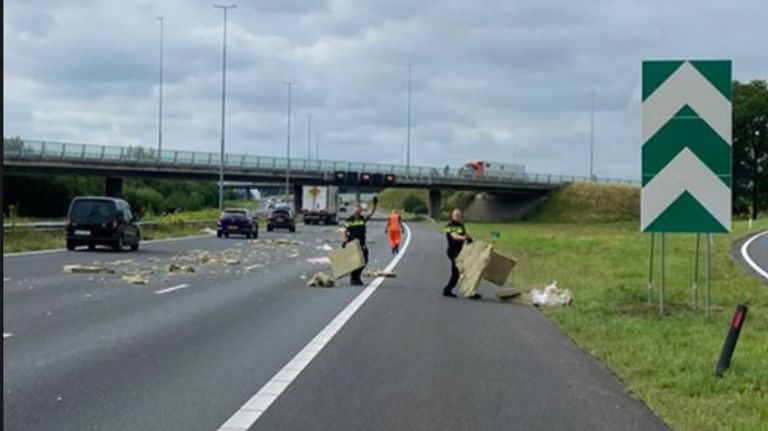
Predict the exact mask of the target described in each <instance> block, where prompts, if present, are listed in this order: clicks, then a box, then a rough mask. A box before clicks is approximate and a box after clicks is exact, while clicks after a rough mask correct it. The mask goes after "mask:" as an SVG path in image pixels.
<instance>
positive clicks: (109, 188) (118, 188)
mask: <svg viewBox="0 0 768 431" xmlns="http://www.w3.org/2000/svg"><path fill="white" fill-rule="evenodd" d="M104 194H105V195H106V196H109V197H113V198H122V197H123V179H122V178H114V177H107V181H106V187H105V189H104Z"/></svg>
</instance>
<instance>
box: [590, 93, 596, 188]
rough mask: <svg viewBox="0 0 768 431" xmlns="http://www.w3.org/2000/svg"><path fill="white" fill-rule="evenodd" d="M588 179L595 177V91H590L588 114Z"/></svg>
mask: <svg viewBox="0 0 768 431" xmlns="http://www.w3.org/2000/svg"><path fill="white" fill-rule="evenodd" d="M589 179H590V181H592V180H594V179H595V92H594V91H592V109H591V113H590V116H589Z"/></svg>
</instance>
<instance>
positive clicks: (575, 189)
mask: <svg viewBox="0 0 768 431" xmlns="http://www.w3.org/2000/svg"><path fill="white" fill-rule="evenodd" d="M529 218H530V219H532V220H536V221H540V222H560V223H594V222H614V221H632V220H639V219H640V188H639V187H635V186H623V185H608V184H595V183H572V184H569V185H567V186H565V187H563V188H561V189H559V190H556V191H555V192H553V193H552V194H551V195H550V196H548V197H547V198H546V200H545V201H544V202H542V204H541V205H540V206H539V208H537V210H536V211H534V213H533V214H531V216H530V217H529Z"/></svg>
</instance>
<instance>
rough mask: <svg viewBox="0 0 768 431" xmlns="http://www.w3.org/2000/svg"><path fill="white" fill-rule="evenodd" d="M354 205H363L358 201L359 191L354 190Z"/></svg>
mask: <svg viewBox="0 0 768 431" xmlns="http://www.w3.org/2000/svg"><path fill="white" fill-rule="evenodd" d="M355 203H356V204H357V205H362V204H363V203H362V202H361V201H360V189H355Z"/></svg>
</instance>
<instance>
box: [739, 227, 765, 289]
mask: <svg viewBox="0 0 768 431" xmlns="http://www.w3.org/2000/svg"><path fill="white" fill-rule="evenodd" d="M763 235H768V230H767V231H765V232H763V233H759V234H757V235H755V236H753V237H752V238H750V239H748V240H747V241H746V242H745V243H744V245H742V246H741V257H743V258H744V260H745V261H746V262H747V264H748V265H749V266H751V267H752V269H754V270H755V271H757V273H758V274H760V275H762V276H763V278H765V279H766V280H768V269H763V268H761V267H760V266H759V265H758V264H757V262H755V261H754V260H752V257H751V256H750V255H749V246H750V245H751V244H752V242H753V241H754V240H756V239H758V238H760V237H761V236H763Z"/></svg>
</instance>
